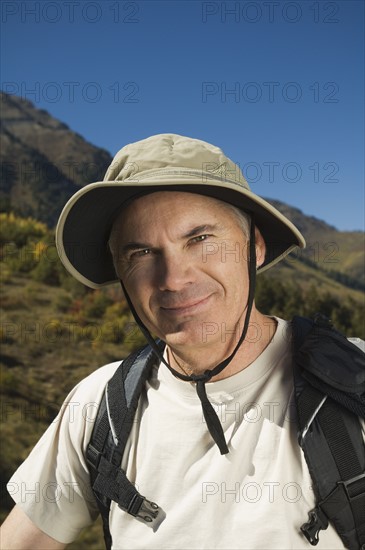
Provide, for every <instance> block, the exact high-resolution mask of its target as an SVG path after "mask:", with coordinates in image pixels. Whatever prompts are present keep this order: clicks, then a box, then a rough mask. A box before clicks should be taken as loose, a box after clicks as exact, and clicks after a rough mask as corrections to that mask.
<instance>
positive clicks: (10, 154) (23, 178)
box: [0, 93, 112, 227]
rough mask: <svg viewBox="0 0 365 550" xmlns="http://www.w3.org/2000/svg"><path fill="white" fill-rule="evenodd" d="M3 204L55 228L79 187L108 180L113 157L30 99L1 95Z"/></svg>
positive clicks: (0, 198) (0, 200) (0, 188)
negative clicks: (108, 170)
mask: <svg viewBox="0 0 365 550" xmlns="http://www.w3.org/2000/svg"><path fill="white" fill-rule="evenodd" d="M0 107H1V125H0V140H1V151H0V162H1V170H0V205H1V206H0V207H1V210H2V211H4V210H5V211H10V210H12V211H14V212H15V213H17V214H19V215H22V216H32V217H34V218H36V219H38V220H40V221H43V222H45V223H47V225H49V226H50V227H52V226H54V225H55V224H56V222H57V219H58V216H59V214H60V212H61V210H62V208H63V206H64V204H65V203H66V201H67V200H68V199H69V198H70V197H71V195H73V194H74V193H75V192H76V191H77V189H78V188H79V187H81V186H82V185H85V184H86V183H90V182H93V181H98V180H100V179H102V178H103V176H104V173H105V171H106V168H107V167H108V165H109V164H110V162H111V160H112V157H111V156H110V154H109V153H108V152H107V151H105V150H103V149H100V148H99V147H95V146H94V145H92V144H90V143H88V142H87V141H85V139H84V138H82V137H81V136H80V135H78V134H76V133H75V132H73V131H72V130H70V129H69V128H68V126H66V124H63V123H62V122H59V121H58V120H56V119H55V118H53V117H52V116H50V115H49V114H48V113H47V112H46V111H44V110H42V109H37V108H36V107H34V105H33V104H32V103H31V102H30V101H26V100H24V99H20V98H18V97H16V96H13V95H8V94H5V93H1V94H0Z"/></svg>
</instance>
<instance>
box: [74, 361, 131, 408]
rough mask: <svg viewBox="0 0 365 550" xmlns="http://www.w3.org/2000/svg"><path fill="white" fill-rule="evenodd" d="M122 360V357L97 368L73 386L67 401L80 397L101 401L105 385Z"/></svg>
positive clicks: (81, 398)
mask: <svg viewBox="0 0 365 550" xmlns="http://www.w3.org/2000/svg"><path fill="white" fill-rule="evenodd" d="M122 362H123V361H122V359H121V360H119V361H113V362H112V363H107V364H106V365H103V366H102V367H99V368H97V369H96V370H95V371H93V372H92V373H90V374H89V375H88V376H86V377H85V378H83V379H82V380H81V381H80V382H79V383H78V384H77V385H76V386H75V387H74V388H73V390H72V391H71V393H70V394H69V395H68V397H67V398H66V401H68V400H70V399H72V400H74V399H80V400H81V401H85V400H92V401H93V402H100V401H101V399H102V396H103V393H104V390H105V386H106V385H107V383H108V382H109V380H110V379H111V378H112V376H113V375H114V373H115V371H116V370H117V369H118V367H119V365H120V364H121V363H122Z"/></svg>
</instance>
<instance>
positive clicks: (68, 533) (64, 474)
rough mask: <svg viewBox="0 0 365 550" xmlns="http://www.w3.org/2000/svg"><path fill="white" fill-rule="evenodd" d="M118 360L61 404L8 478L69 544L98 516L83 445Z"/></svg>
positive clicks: (39, 522) (13, 490)
mask: <svg viewBox="0 0 365 550" xmlns="http://www.w3.org/2000/svg"><path fill="white" fill-rule="evenodd" d="M118 365H119V362H118V363H112V364H110V365H106V367H102V368H101V369H98V371H96V372H95V373H93V374H91V375H90V376H89V377H87V378H85V380H83V381H82V382H81V383H80V384H78V385H77V386H76V387H75V388H74V389H73V390H72V391H71V392H70V394H69V395H68V396H67V398H66V400H65V401H64V403H63V405H62V407H61V410H60V412H59V414H58V415H57V417H56V418H55V420H54V421H53V422H52V424H51V425H50V426H49V428H48V429H47V431H46V432H45V433H44V435H43V436H42V437H41V439H40V440H39V441H38V443H37V445H36V446H35V447H34V449H33V450H32V452H31V453H30V455H29V456H28V457H27V459H26V460H25V461H24V462H23V463H22V464H21V465H20V467H19V468H18V469H17V471H16V472H15V473H14V475H13V476H12V478H11V479H10V481H9V483H8V485H7V489H8V492H9V494H10V496H11V497H12V498H13V500H14V501H15V502H16V504H17V505H18V506H20V508H22V510H23V511H24V512H25V513H26V514H27V516H28V517H29V518H30V519H31V521H32V522H33V523H34V524H35V525H36V526H37V527H38V528H39V529H41V530H42V531H43V532H44V533H46V534H47V535H49V536H50V537H53V538H54V539H56V540H57V541H59V542H61V543H64V544H69V543H70V542H73V541H74V540H75V539H76V538H77V537H78V535H79V533H80V531H81V530H82V529H83V528H85V527H87V526H88V525H90V524H91V523H92V522H93V521H95V519H96V518H97V516H98V508H97V505H96V502H95V498H94V495H93V492H92V489H91V486H90V478H89V470H88V467H87V463H86V458H85V451H86V448H87V445H88V442H89V440H90V437H91V433H92V429H93V425H94V420H95V417H96V412H97V409H98V406H99V403H100V401H101V398H102V395H103V391H104V387H105V384H106V382H107V381H108V379H109V378H110V377H111V376H112V375H113V374H114V371H115V370H116V368H117V366H118Z"/></svg>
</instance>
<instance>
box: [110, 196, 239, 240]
mask: <svg viewBox="0 0 365 550" xmlns="http://www.w3.org/2000/svg"><path fill="white" fill-rule="evenodd" d="M232 219H233V220H234V216H233V217H232V213H231V212H230V210H229V205H228V204H226V203H224V202H222V201H220V200H218V199H214V198H212V197H206V196H204V195H199V194H196V193H188V192H180V191H159V192H155V193H150V194H148V195H143V196H140V197H137V198H135V199H134V200H133V202H131V203H130V204H129V205H128V206H127V207H126V208H125V209H123V210H122V211H121V212H120V214H119V216H118V218H117V220H116V221H115V223H114V225H113V231H112V232H113V233H114V234H118V240H120V238H122V240H124V239H123V236H124V237H126V238H127V239H129V238H131V237H132V236H133V238H139V234H141V233H143V235H145V234H146V231H147V233H148V232H149V231H150V230H151V231H152V230H156V228H157V230H158V228H159V227H161V228H162V227H163V228H165V229H166V228H169V230H173V231H174V233H176V236H178V235H180V236H184V235H187V234H189V232H191V231H193V232H194V231H195V228H196V227H203V226H207V227H208V226H209V227H211V228H212V227H213V226H214V228H216V229H221V228H223V227H224V226H226V225H227V223H229V222H230V221H231V220H232Z"/></svg>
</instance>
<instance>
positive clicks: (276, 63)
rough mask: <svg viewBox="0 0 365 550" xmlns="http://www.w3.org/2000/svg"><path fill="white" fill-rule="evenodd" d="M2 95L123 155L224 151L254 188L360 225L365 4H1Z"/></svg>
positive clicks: (342, 225) (346, 225)
mask: <svg viewBox="0 0 365 550" xmlns="http://www.w3.org/2000/svg"><path fill="white" fill-rule="evenodd" d="M1 11H2V13H1V21H2V43H1V46H2V73H1V88H2V89H3V90H5V91H8V93H12V94H16V95H18V96H22V97H25V98H26V99H29V100H30V101H32V102H33V103H34V104H35V105H36V106H37V107H39V108H42V109H46V110H47V111H48V112H49V113H50V114H52V115H53V116H55V117H56V118H58V119H60V120H62V121H63V122H65V123H66V124H68V125H69V126H70V128H71V129H73V130H74V131H76V132H78V133H79V134H81V135H82V136H83V137H85V138H86V139H87V140H88V141H90V142H92V143H94V144H96V145H98V146H100V147H104V148H105V149H107V150H108V151H109V152H110V153H111V154H114V153H116V151H117V150H118V149H120V148H121V147H122V146H123V145H125V144H126V143H129V142H131V141H135V140H138V139H142V138H144V137H147V136H149V135H152V134H155V133H162V132H174V133H178V134H183V135H189V136H192V137H197V138H199V139H203V140H206V141H209V142H211V143H214V144H215V145H218V146H220V147H221V148H222V149H223V150H224V151H225V153H226V154H227V155H228V156H230V157H231V158H232V159H233V160H234V161H235V162H238V163H239V164H240V166H241V168H243V169H244V171H245V173H246V177H247V179H248V181H249V183H250V185H251V187H252V189H253V190H254V191H256V192H257V193H258V194H260V195H262V196H264V197H267V198H275V199H279V200H282V201H284V202H286V203H288V204H290V205H293V206H295V207H298V208H300V209H301V210H303V212H305V213H306V214H308V215H312V216H315V217H317V218H320V219H323V220H325V221H326V222H327V223H330V224H332V225H334V226H335V227H337V228H339V229H342V230H353V229H356V230H358V229H364V210H365V206H364V204H365V200H364V160H363V153H364V106H363V95H364V53H363V52H364V3H363V2H362V1H360V0H359V1H351V0H345V1H342V0H338V1H335V2H328V1H326V0H319V1H317V2H316V1H312V0H304V1H293V2H291V1H288V2H282V1H280V0H267V1H265V0H260V1H237V0H236V1H228V0H227V1H224V2H218V1H209V2H208V1H200V0H199V1H198V0H186V1H182V2H180V1H175V0H172V1H154V0H137V1H118V0H115V1H108V0H105V1H102V2H101V1H99V2H93V1H88V0H85V1H82V0H78V1H76V0H69V1H63V0H58V1H37V2H33V1H31V0H27V1H19V2H18V1H13V0H10V1H6V0H2V2H1Z"/></svg>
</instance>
